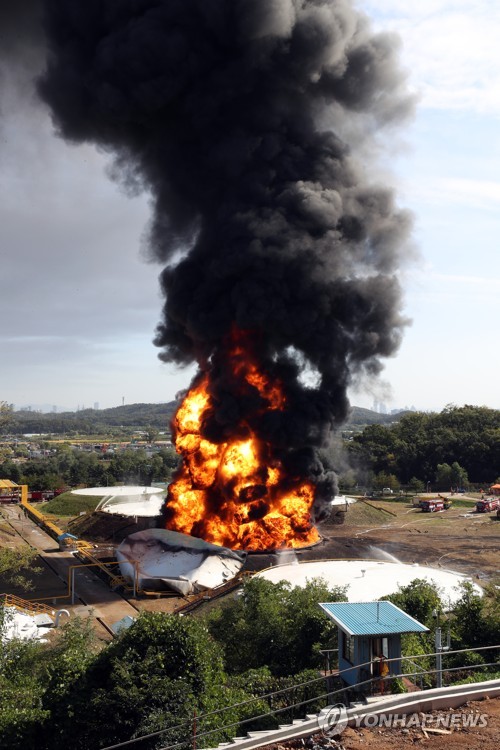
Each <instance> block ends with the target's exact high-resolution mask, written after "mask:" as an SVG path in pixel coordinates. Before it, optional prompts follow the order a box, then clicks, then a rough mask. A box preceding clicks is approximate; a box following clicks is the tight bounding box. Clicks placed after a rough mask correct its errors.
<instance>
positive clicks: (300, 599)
mask: <svg viewBox="0 0 500 750" xmlns="http://www.w3.org/2000/svg"><path fill="white" fill-rule="evenodd" d="M345 598H346V597H345V589H343V588H333V589H331V588H329V587H328V585H327V584H326V583H324V582H322V581H320V580H316V581H311V582H309V583H308V584H307V586H305V587H304V588H300V587H295V588H292V586H291V585H290V584H289V583H287V582H285V581H281V582H280V583H278V584H273V583H271V582H270V581H266V580H265V579H263V578H253V579H252V580H250V581H248V582H246V583H245V584H244V586H243V590H242V594H241V596H240V597H238V599H237V600H232V601H231V602H230V603H228V604H225V605H224V606H220V607H218V608H217V609H214V610H213V611H212V612H211V613H210V615H208V617H207V626H208V629H209V631H210V633H211V634H212V635H213V637H214V638H215V639H216V640H217V641H219V643H220V644H221V647H222V648H223V650H224V655H225V663H226V669H227V670H228V672H229V673H231V674H237V673H241V672H245V671H247V670H248V669H258V668H260V667H262V666H267V667H268V668H269V669H270V671H271V673H272V674H274V675H278V676H280V675H290V674H294V673H297V672H299V671H301V670H303V669H307V668H310V667H318V666H320V665H321V664H322V658H321V656H320V654H319V650H320V649H321V648H328V647H332V644H334V643H335V639H336V628H335V627H334V626H333V624H332V623H331V622H330V621H329V620H328V618H327V617H325V615H324V614H323V613H322V611H321V609H320V607H319V606H318V604H319V602H324V601H339V600H345Z"/></svg>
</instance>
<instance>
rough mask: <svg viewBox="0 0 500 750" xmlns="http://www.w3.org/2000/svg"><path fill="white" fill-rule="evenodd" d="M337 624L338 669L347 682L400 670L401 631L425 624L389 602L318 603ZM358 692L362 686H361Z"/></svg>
mask: <svg viewBox="0 0 500 750" xmlns="http://www.w3.org/2000/svg"><path fill="white" fill-rule="evenodd" d="M319 606H320V607H321V608H322V610H323V611H324V612H325V614H326V615H327V616H328V617H329V618H330V619H331V620H333V622H334V623H335V624H336V625H337V627H338V645H339V670H340V676H341V678H342V680H343V682H344V683H345V684H346V685H347V686H353V685H357V684H359V683H364V682H366V691H369V690H370V688H371V685H372V684H373V682H370V681H371V680H377V679H382V678H385V677H390V676H395V675H398V674H400V672H401V635H402V633H426V632H428V630H429V628H427V627H425V625H422V623H420V622H418V620H415V618H414V617H410V615H408V614H406V612H403V610H402V609H400V608H399V607H396V605H395V604H393V603H392V602H386V601H375V602H330V603H322V604H320V605H319ZM361 692H363V690H362V689H361Z"/></svg>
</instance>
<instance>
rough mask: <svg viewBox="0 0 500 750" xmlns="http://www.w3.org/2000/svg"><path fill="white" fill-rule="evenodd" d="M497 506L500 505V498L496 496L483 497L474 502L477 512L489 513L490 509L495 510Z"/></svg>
mask: <svg viewBox="0 0 500 750" xmlns="http://www.w3.org/2000/svg"><path fill="white" fill-rule="evenodd" d="M498 507H500V498H498V497H483V498H482V500H478V501H477V503H476V510H477V512H478V513H490V511H492V510H496V509H497V508H498Z"/></svg>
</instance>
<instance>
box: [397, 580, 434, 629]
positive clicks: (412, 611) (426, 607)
mask: <svg viewBox="0 0 500 750" xmlns="http://www.w3.org/2000/svg"><path fill="white" fill-rule="evenodd" d="M384 599H387V601H390V602H392V603H393V604H395V605H396V606H397V607H399V608H400V609H402V610H403V612H406V613H407V614H408V615H410V616H411V617H414V618H415V619H416V620H418V621H419V622H421V623H422V625H426V626H427V627H428V628H433V627H434V624H435V620H434V614H433V613H434V612H435V611H438V612H439V611H441V610H442V608H443V605H442V602H441V597H440V595H439V588H438V587H437V586H436V584H434V583H430V582H429V581H426V580H425V579H424V578H415V579H414V580H413V581H411V583H409V584H408V585H407V586H400V587H399V588H398V590H397V591H396V592H395V593H394V594H390V595H389V596H385V597H384Z"/></svg>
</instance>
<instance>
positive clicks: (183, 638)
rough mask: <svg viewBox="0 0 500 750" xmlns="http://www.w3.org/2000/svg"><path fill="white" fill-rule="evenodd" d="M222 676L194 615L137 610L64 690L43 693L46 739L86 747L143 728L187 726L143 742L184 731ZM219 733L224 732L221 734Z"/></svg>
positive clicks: (216, 691) (180, 736)
mask: <svg viewBox="0 0 500 750" xmlns="http://www.w3.org/2000/svg"><path fill="white" fill-rule="evenodd" d="M224 682H225V675H224V671H223V663H222V654H221V651H220V649H219V647H218V646H217V645H216V643H215V641H213V639H212V638H211V637H210V636H209V634H208V632H207V630H206V628H204V627H203V625H202V624H201V623H200V622H198V621H196V620H194V619H192V618H180V617H178V616H174V615H165V614H161V613H157V612H151V613H145V614H141V615H140V616H139V618H138V619H137V621H136V622H135V623H134V625H132V627H131V628H129V629H128V630H127V631H125V632H123V633H122V634H121V635H120V636H119V637H118V638H117V639H116V640H115V641H113V643H111V644H110V645H109V646H108V647H107V648H106V649H105V650H104V651H102V652H101V653H100V654H99V655H97V657H95V658H94V659H93V660H92V661H91V663H90V665H89V666H88V668H87V669H86V671H85V672H84V674H82V675H81V676H80V677H79V678H78V679H77V680H76V681H75V682H74V683H72V684H70V685H69V687H68V689H67V690H65V691H63V693H62V694H59V695H55V697H53V696H52V695H50V694H49V693H47V697H46V702H45V705H46V707H47V708H48V709H49V710H50V711H51V717H52V718H51V721H50V722H47V723H46V728H45V733H46V740H45V742H46V745H47V747H53V743H54V742H55V744H56V745H57V746H60V747H62V746H64V745H65V744H68V746H71V747H73V748H78V749H81V750H84V749H85V750H87V749H88V748H90V747H93V748H99V747H104V746H106V745H109V744H113V743H115V742H122V741H125V740H127V739H130V738H131V737H134V736H138V735H140V734H141V733H143V731H145V730H146V728H149V729H151V728H153V727H161V728H168V727H175V726H177V725H179V724H182V723H183V722H186V724H185V726H184V727H183V728H181V729H176V730H174V731H172V732H170V733H168V734H164V735H162V736H161V738H160V739H161V742H162V743H163V744H161V743H160V740H158V739H156V740H155V741H154V742H153V743H149V744H148V743H143V744H142V746H143V747H148V748H151V747H156V746H157V744H158V743H160V744H158V746H160V747H161V746H164V745H165V744H167V740H168V742H176V741H183V740H185V739H186V737H187V736H189V733H190V727H191V722H192V717H193V713H194V711H195V710H196V711H197V712H198V713H199V714H201V713H203V712H204V711H205V710H207V703H208V705H209V706H211V705H213V701H214V695H215V696H219V697H220V696H221V689H222V686H223V685H224ZM221 739H223V736H221Z"/></svg>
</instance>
